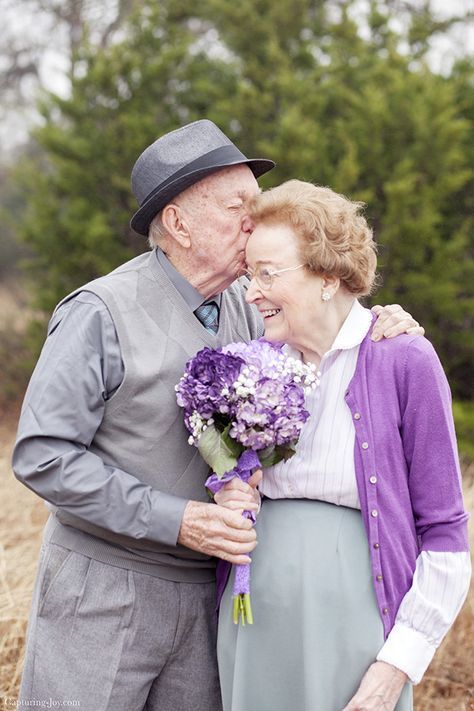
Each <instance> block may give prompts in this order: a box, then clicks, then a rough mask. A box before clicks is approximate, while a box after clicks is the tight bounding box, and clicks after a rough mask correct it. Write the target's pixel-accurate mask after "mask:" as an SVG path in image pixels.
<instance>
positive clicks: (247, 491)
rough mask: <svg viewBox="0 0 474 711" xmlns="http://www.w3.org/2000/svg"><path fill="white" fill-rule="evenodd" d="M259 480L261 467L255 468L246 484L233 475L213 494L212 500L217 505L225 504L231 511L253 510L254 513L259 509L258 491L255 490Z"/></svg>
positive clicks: (260, 478) (260, 479)
mask: <svg viewBox="0 0 474 711" xmlns="http://www.w3.org/2000/svg"><path fill="white" fill-rule="evenodd" d="M261 481H262V470H261V469H257V470H256V471H255V472H254V473H253V474H252V476H251V477H250V479H249V481H248V484H246V483H245V482H243V481H242V480H241V479H238V478H237V477H235V478H234V479H231V481H229V482H227V484H225V485H224V486H223V487H222V489H221V490H220V491H218V492H217V493H216V494H214V501H215V502H216V503H217V504H219V506H226V507H227V508H228V509H232V510H233V511H240V512H242V511H255V513H258V512H259V510H260V493H259V492H258V491H257V486H258V485H259V484H260V482H261Z"/></svg>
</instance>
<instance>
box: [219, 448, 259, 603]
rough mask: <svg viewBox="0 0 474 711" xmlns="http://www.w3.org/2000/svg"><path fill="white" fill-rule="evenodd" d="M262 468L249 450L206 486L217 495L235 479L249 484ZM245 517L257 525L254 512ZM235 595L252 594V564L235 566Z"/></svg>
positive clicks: (246, 514) (246, 512)
mask: <svg viewBox="0 0 474 711" xmlns="http://www.w3.org/2000/svg"><path fill="white" fill-rule="evenodd" d="M260 466H261V464H260V460H259V458H258V455H257V453H256V452H255V451H254V450H253V449H247V450H245V452H242V454H241V455H240V457H239V459H238V460H237V465H236V466H235V467H234V468H233V469H231V470H230V471H228V472H225V474H223V475H222V476H221V477H220V478H219V477H218V476H217V474H211V476H210V477H208V479H207V480H206V486H207V488H208V489H209V490H210V491H212V493H213V494H216V493H217V492H218V491H220V490H221V489H222V487H223V486H224V485H225V484H227V483H228V482H229V481H232V479H234V478H235V477H238V478H239V479H241V480H242V481H243V482H245V483H246V484H247V483H248V480H249V479H250V477H251V476H252V470H253V469H256V468H257V467H260ZM243 516H245V517H246V518H248V519H250V520H251V521H252V523H255V514H254V513H253V511H244V512H243ZM233 593H234V596H235V595H242V594H245V593H247V594H248V593H250V563H246V564H245V565H236V566H235V580H234V589H233Z"/></svg>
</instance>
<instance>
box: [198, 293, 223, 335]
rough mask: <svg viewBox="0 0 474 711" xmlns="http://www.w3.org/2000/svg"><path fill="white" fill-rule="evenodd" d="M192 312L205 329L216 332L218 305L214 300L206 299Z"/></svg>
mask: <svg viewBox="0 0 474 711" xmlns="http://www.w3.org/2000/svg"><path fill="white" fill-rule="evenodd" d="M194 313H195V314H196V316H197V317H198V319H199V320H200V322H201V323H202V325H203V326H204V328H205V329H206V330H207V331H210V332H211V333H217V329H218V327H219V307H218V305H217V304H216V302H215V301H208V302H206V303H205V304H201V306H198V307H197V309H196V310H195V312H194Z"/></svg>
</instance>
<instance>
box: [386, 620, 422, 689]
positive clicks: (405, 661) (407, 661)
mask: <svg viewBox="0 0 474 711" xmlns="http://www.w3.org/2000/svg"><path fill="white" fill-rule="evenodd" d="M435 652H436V646H435V645H434V644H433V643H432V642H429V641H428V640H427V639H426V637H424V636H423V635H422V634H421V633H420V632H417V630H414V629H412V628H410V627H405V625H401V624H399V623H397V624H395V625H394V626H393V628H392V630H391V632H390V634H389V635H388V637H387V639H386V641H385V644H384V646H383V647H382V649H381V650H380V652H379V653H378V654H377V661H378V662H386V663H387V664H392V666H394V667H397V669H400V670H401V671H403V672H405V674H406V675H407V676H408V678H409V679H410V681H411V682H412V683H413V684H418V683H419V682H420V681H421V678H422V676H423V674H424V673H425V671H426V669H427V668H428V665H429V663H430V662H431V660H432V659H433V655H434V653H435Z"/></svg>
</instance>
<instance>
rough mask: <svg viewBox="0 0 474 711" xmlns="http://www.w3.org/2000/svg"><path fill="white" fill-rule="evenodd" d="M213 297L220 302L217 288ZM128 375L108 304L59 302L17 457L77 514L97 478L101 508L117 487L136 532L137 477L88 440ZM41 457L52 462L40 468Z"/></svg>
mask: <svg viewBox="0 0 474 711" xmlns="http://www.w3.org/2000/svg"><path fill="white" fill-rule="evenodd" d="M156 254H157V258H158V260H159V262H160V264H161V265H162V266H163V268H164V270H165V271H166V273H167V275H168V276H169V278H170V281H171V282H172V283H173V285H174V286H175V288H176V289H177V290H178V291H179V292H180V294H181V296H182V297H183V299H184V300H185V301H186V303H187V304H188V306H189V307H190V309H191V310H192V311H195V309H196V308H197V307H198V306H200V305H201V304H202V303H204V302H205V301H206V300H205V299H204V298H203V296H202V295H201V294H200V293H199V292H198V291H197V290H196V289H195V288H194V287H193V286H192V285H191V284H190V283H189V282H188V281H186V279H185V278H184V277H183V276H182V275H181V274H180V273H179V272H178V271H177V270H176V269H175V268H174V267H173V265H172V264H171V263H170V262H169V260H168V259H167V258H166V256H165V255H164V253H163V252H161V251H160V250H157V252H156ZM213 300H214V301H216V302H217V303H218V305H219V306H220V300H221V297H220V296H218V297H214V299H213ZM71 354H73V356H72V357H71ZM123 376H124V367H123V362H122V357H121V351H120V344H119V341H118V338H117V333H116V331H115V326H114V323H113V321H112V318H111V316H110V314H109V311H108V309H107V307H106V306H105V304H104V303H103V301H101V299H100V298H99V297H98V296H96V295H95V294H92V293H90V292H86V291H84V292H81V293H79V294H78V295H77V296H75V297H74V298H72V299H70V300H69V301H67V302H66V303H64V304H63V305H62V306H61V307H60V308H58V310H57V311H56V312H55V314H54V315H53V317H52V319H51V321H50V323H49V327H48V335H47V338H46V341H45V344H44V346H43V350H42V352H41V355H40V358H39V360H38V363H37V365H36V368H35V371H34V373H33V375H32V377H31V380H30V384H29V386H28V391H27V393H26V396H25V402H24V405H23V412H24V415H22V417H21V419H20V423H19V429H18V435H17V445H16V447H15V451H14V455H13V465H14V469H15V471H18V472H25V471H26V472H31V471H34V472H35V491H36V493H37V494H38V495H39V496H42V497H43V498H44V499H45V500H46V501H55V502H56V504H58V494H59V499H60V505H61V506H63V507H66V508H69V509H70V510H71V511H74V513H75V514H76V515H77V516H79V517H81V513H82V514H83V515H82V517H83V518H86V519H88V518H89V517H90V511H91V494H92V491H91V484H92V482H94V481H95V482H96V484H97V486H95V487H94V486H93V484H92V488H93V489H94V493H93V497H94V500H95V504H96V506H94V508H96V510H97V511H98V512H100V511H101V510H102V511H107V501H108V500H109V501H110V500H111V499H110V497H111V496H112V495H113V492H111V491H110V490H109V489H110V487H113V488H114V489H115V492H114V494H115V495H114V496H113V499H115V500H116V499H119V500H126V501H127V502H128V504H129V507H128V515H127V519H126V523H125V521H122V526H124V528H123V530H122V533H123V534H125V535H128V536H130V537H131V538H138V537H139V534H140V530H139V529H140V525H141V524H140V516H139V515H138V514H139V509H140V507H141V506H142V497H141V495H140V490H139V489H140V488H139V487H137V481H136V479H135V477H133V476H132V475H130V474H128V473H127V472H123V471H121V470H119V469H117V468H115V467H111V466H109V465H106V464H105V463H103V462H102V461H101V460H100V459H98V457H92V456H90V455H89V456H88V446H89V445H90V443H91V442H92V440H93V438H94V435H95V433H96V431H97V429H98V427H99V425H100V423H101V421H102V418H103V415H104V408H105V402H106V400H107V399H108V398H109V397H111V396H112V395H113V393H114V392H115V391H116V390H117V388H118V387H119V385H120V384H121V382H122V380H123ZM52 431H54V436H52V435H51V432H52ZM25 444H27V446H24V445H25ZM38 462H44V463H47V466H44V467H43V468H39V467H38V464H37V463H38ZM51 464H53V467H51V466H50V465H51ZM98 467H100V468H101V469H102V471H101V472H99V471H98ZM52 470H54V472H55V473H56V475H57V473H58V472H59V476H54V475H52ZM78 470H80V472H81V480H82V481H83V482H89V483H88V486H87V489H88V492H87V501H84V502H81V497H80V494H79V492H78V489H77V487H73V489H74V490H71V489H70V488H68V483H67V482H68V479H70V480H71V481H73V480H75V481H76V483H77V474H78ZM58 485H59V486H60V487H61V489H60V491H59V492H58V491H57V487H58ZM116 488H117V489H118V490H117V489H116ZM79 489H80V487H79ZM104 507H105V508H104ZM134 509H136V514H137V515H136V516H134V513H133V512H134Z"/></svg>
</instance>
